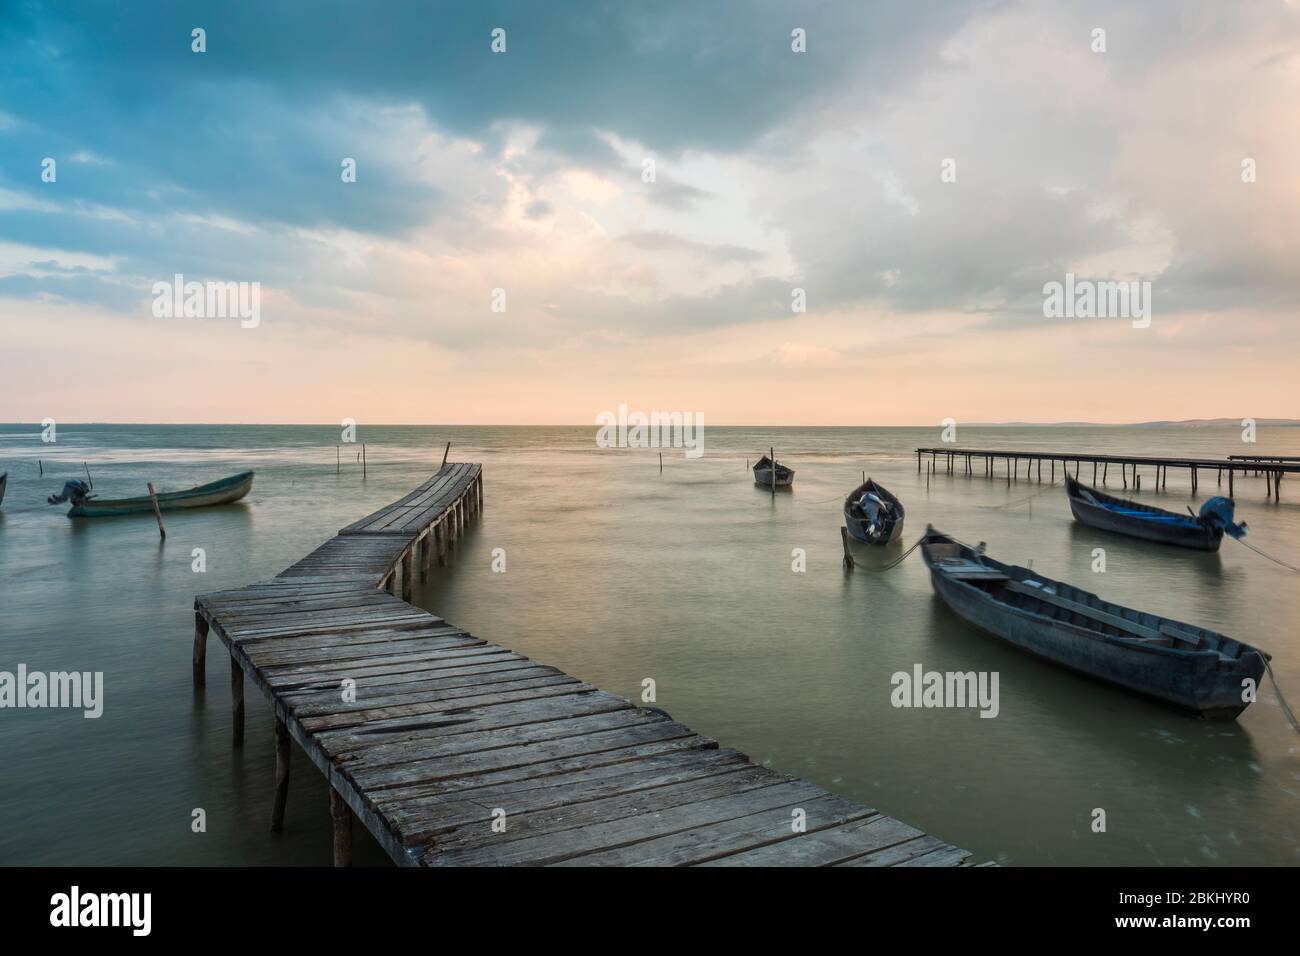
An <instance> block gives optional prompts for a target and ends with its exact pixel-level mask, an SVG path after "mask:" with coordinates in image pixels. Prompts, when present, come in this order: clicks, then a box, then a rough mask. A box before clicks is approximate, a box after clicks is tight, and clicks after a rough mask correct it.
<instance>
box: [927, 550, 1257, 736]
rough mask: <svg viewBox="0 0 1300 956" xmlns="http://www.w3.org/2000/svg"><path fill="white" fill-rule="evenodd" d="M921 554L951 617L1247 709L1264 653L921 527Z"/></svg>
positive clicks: (1131, 678) (1132, 680) (1228, 712)
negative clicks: (1246, 695) (1248, 690)
mask: <svg viewBox="0 0 1300 956" xmlns="http://www.w3.org/2000/svg"><path fill="white" fill-rule="evenodd" d="M921 555H922V557H923V558H924V559H925V564H926V567H928V568H929V569H930V583H931V584H933V585H934V590H935V593H936V594H938V595H939V597H940V598H942V599H943V602H944V603H945V604H947V605H948V607H949V608H951V609H952V610H953V611H954V612H955V613H956V614H957V616H958V617H960V618H962V619H963V620H965V621H966V622H967V623H968V624H971V625H973V626H975V627H977V628H979V629H980V630H982V631H986V632H988V633H989V634H992V635H993V636H994V637H1000V638H1002V640H1004V641H1006V642H1008V643H1010V644H1014V645H1015V646H1016V647H1019V648H1021V649H1022V650H1026V651H1029V652H1030V653H1033V654H1037V655H1038V656H1039V657H1043V658H1046V659H1047V660H1049V661H1052V662H1053V663H1055V664H1060V665H1062V666H1063V667H1068V668H1070V669H1072V670H1076V671H1079V672H1080V673H1083V674H1087V675H1088V676H1090V677H1096V678H1098V679H1100V680H1104V681H1109V682H1110V683H1112V684H1118V685H1119V686H1121V687H1125V688H1127V689H1129V690H1132V691H1136V692H1138V693H1140V694H1145V695H1147V696H1149V697H1155V698H1158V699H1159V700H1162V701H1165V702H1166V703H1170V704H1174V705H1175V706H1178V707H1182V708H1184V709H1186V710H1190V711H1194V712H1196V713H1198V714H1201V715H1202V716H1205V717H1223V718H1233V717H1236V716H1237V715H1238V714H1240V713H1241V712H1242V711H1243V710H1245V709H1246V707H1247V705H1248V704H1249V701H1247V700H1242V693H1243V687H1242V682H1243V681H1244V680H1245V679H1246V678H1250V679H1251V680H1253V681H1254V684H1253V685H1251V686H1253V687H1256V688H1258V686H1259V682H1260V678H1261V677H1262V676H1263V674H1264V669H1265V664H1266V662H1267V661H1268V659H1269V655H1268V654H1266V653H1265V652H1264V651H1261V650H1259V649H1258V648H1255V647H1251V646H1250V645H1249V644H1243V643H1241V642H1240V641H1235V640H1233V639H1232V638H1230V637H1226V636H1224V635H1223V634H1218V633H1216V632H1214V631H1208V630H1205V629H1204V628H1200V627H1196V626H1194V625H1192V624H1184V623H1182V622H1180V621H1173V620H1169V619H1167V618H1163V617H1159V616H1157V615H1155V614H1148V613H1146V612H1144V611H1136V610H1134V609H1132V608H1127V607H1122V606H1121V605H1118V604H1112V603H1110V602H1109V601H1104V600H1102V599H1101V598H1099V597H1097V595H1095V594H1091V593H1089V592H1087V591H1084V590H1081V589H1079V588H1076V587H1073V586H1071V585H1069V584H1065V583H1063V582H1061V581H1053V580H1052V579H1051V578H1047V577H1044V576H1043V575H1041V574H1038V573H1036V572H1034V571H1031V570H1029V569H1028V568H1021V567H1016V566H1015V565H1010V564H1003V563H1001V562H1000V561H995V560H993V559H992V558H990V557H988V556H987V555H985V554H984V553H983V548H982V546H981V548H978V549H976V548H971V547H969V546H968V545H965V544H962V543H961V542H959V541H957V540H955V539H954V538H951V537H949V536H948V535H945V534H942V533H941V532H938V531H935V530H934V529H933V528H927V529H926V533H925V537H924V538H923V539H922V540H921Z"/></svg>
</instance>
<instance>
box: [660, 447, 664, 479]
mask: <svg viewBox="0 0 1300 956" xmlns="http://www.w3.org/2000/svg"><path fill="white" fill-rule="evenodd" d="M663 473H664V453H663V452H660V453H659V474H661V475H662V474H663Z"/></svg>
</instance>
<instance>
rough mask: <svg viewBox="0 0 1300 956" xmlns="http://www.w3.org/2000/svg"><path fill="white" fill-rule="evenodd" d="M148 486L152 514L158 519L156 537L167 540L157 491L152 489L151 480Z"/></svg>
mask: <svg viewBox="0 0 1300 956" xmlns="http://www.w3.org/2000/svg"><path fill="white" fill-rule="evenodd" d="M147 486H148V488H149V500H150V501H152V502H153V516H154V517H155V518H157V519H158V537H159V538H161V539H162V540H163V541H166V540H167V529H166V528H164V527H163V522H162V509H160V508H159V507H158V493H157V492H156V491H154V490H153V482H152V481H150V482H148V483H147Z"/></svg>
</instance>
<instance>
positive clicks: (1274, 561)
mask: <svg viewBox="0 0 1300 956" xmlns="http://www.w3.org/2000/svg"><path fill="white" fill-rule="evenodd" d="M1234 540H1236V541H1238V542H1240V543H1241V544H1243V545H1245V546H1246V547H1248V548H1250V550H1252V551H1254V552H1255V553H1256V554H1258V555H1259V556H1260V557H1261V558H1268V559H1269V560H1270V561H1272V562H1273V563H1274V564H1280V565H1281V566H1282V567H1284V568H1288V569H1290V570H1292V571H1300V568H1297V567H1296V566H1295V565H1294V564H1287V563H1286V562H1285V561H1283V560H1281V559H1280V558H1275V557H1273V555H1271V554H1267V553H1265V552H1263V551H1261V550H1259V548H1257V547H1255V546H1254V545H1253V544H1251V543H1250V542H1248V541H1246V540H1245V539H1243V538H1235V539H1234Z"/></svg>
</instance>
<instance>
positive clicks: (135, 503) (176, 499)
mask: <svg viewBox="0 0 1300 956" xmlns="http://www.w3.org/2000/svg"><path fill="white" fill-rule="evenodd" d="M252 487H253V473H252V472H251V471H244V472H240V473H239V474H237V475H231V476H230V477H229V478H222V479H221V480H220V481H213V482H210V483H209V484H206V485H199V486H198V487H196V488H190V489H188V490H186V491H161V492H159V493H158V508H159V510H161V511H176V510H178V509H181V508H206V507H208V506H210V505H226V504H230V503H231V502H232V501H238V500H239V499H240V498H242V497H244V495H246V494H248V491H249V489H250V488H252ZM141 511H149V512H152V511H153V501H152V500H151V499H150V498H149V496H148V495H142V496H140V497H139V498H118V499H107V500H106V499H103V498H86V499H84V500H82V501H81V502H80V503H74V504H73V506H72V510H71V511H69V512H68V517H70V518H108V517H112V516H113V515H127V514H136V513H138V512H141Z"/></svg>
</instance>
